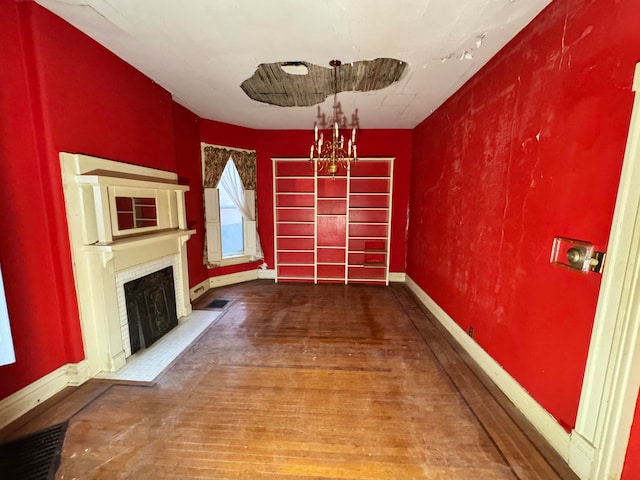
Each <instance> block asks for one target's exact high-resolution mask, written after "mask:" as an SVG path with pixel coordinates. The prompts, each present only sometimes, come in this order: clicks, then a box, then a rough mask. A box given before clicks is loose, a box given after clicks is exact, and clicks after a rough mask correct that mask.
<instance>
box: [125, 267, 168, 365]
mask: <svg viewBox="0 0 640 480" xmlns="http://www.w3.org/2000/svg"><path fill="white" fill-rule="evenodd" d="M124 296H125V302H126V306H127V317H128V322H129V341H130V344H131V353H132V354H133V353H135V352H137V351H138V350H140V349H142V348H146V347H149V346H150V345H151V344H153V343H154V342H155V341H156V340H158V339H159V338H160V337H162V336H163V335H165V334H166V333H167V332H169V331H170V330H171V329H172V328H174V327H176V326H177V325H178V316H177V314H176V294H175V288H174V283H173V267H166V268H163V269H162V270H158V271H157V272H153V273H150V274H148V275H145V276H144V277H140V278H137V279H135V280H131V281H130V282H127V283H125V284H124Z"/></svg>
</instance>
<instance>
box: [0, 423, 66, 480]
mask: <svg viewBox="0 0 640 480" xmlns="http://www.w3.org/2000/svg"><path fill="white" fill-rule="evenodd" d="M67 426H68V424H67V422H64V423H60V424H58V425H54V426H53V427H49V428H47V429H45V430H40V431H39V432H35V433H32V434H30V435H27V436H25V437H22V438H19V439H17V440H13V441H11V442H9V443H5V444H3V445H0V476H1V477H2V478H6V479H7V480H53V479H54V478H55V476H56V471H57V470H58V467H59V466H60V452H61V451H62V444H63V442H64V435H65V433H66V431H67Z"/></svg>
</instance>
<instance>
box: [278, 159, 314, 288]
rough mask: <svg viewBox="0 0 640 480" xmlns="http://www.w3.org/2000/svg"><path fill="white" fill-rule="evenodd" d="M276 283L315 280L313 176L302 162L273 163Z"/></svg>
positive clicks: (282, 161)
mask: <svg viewBox="0 0 640 480" xmlns="http://www.w3.org/2000/svg"><path fill="white" fill-rule="evenodd" d="M273 179H274V180H273V181H274V189H273V190H274V192H275V193H274V195H275V198H274V202H273V204H274V210H275V211H274V219H275V250H276V269H277V275H276V278H277V280H280V281H295V282H314V281H315V278H316V252H315V248H316V247H315V239H316V195H315V175H314V172H313V170H312V169H311V168H310V167H309V165H308V164H307V163H305V162H301V161H300V160H296V161H294V160H286V159H281V160H278V161H274V162H273Z"/></svg>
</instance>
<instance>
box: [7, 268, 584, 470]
mask: <svg viewBox="0 0 640 480" xmlns="http://www.w3.org/2000/svg"><path fill="white" fill-rule="evenodd" d="M214 298H218V299H227V300H230V303H229V304H228V305H227V307H226V309H225V312H224V313H223V314H222V315H221V316H220V317H219V318H218V319H217V320H216V321H215V322H214V324H213V325H212V326H210V327H209V328H208V330H207V331H206V332H205V333H204V334H203V335H202V336H201V337H200V338H199V340H198V341H196V342H195V343H194V344H193V345H192V346H191V347H190V349H188V350H187V351H186V352H185V353H184V354H183V355H182V356H181V357H180V359H179V360H178V361H177V362H175V363H174V364H173V365H172V366H171V368H169V369H168V370H167V371H165V372H164V373H163V374H162V375H161V376H160V377H158V379H157V381H156V382H155V383H154V384H153V385H151V386H149V385H146V386H138V385H118V384H113V385H111V384H105V383H104V382H103V383H99V384H98V383H97V382H96V381H90V382H88V383H87V384H85V385H83V386H82V387H80V388H79V389H78V390H77V392H75V395H74V394H71V395H68V396H66V397H65V398H63V399H61V400H59V401H57V402H55V404H54V405H53V406H52V407H51V408H49V409H45V410H44V411H42V412H41V413H39V414H38V415H37V416H36V417H35V418H31V419H30V420H29V421H27V422H21V423H20V424H19V426H18V427H17V428H16V426H14V428H13V429H11V428H9V429H7V430H6V431H5V432H4V434H5V435H4V436H5V437H7V432H10V436H11V437H16V436H18V435H20V434H23V433H25V432H26V431H33V430H35V429H36V427H38V428H42V427H44V426H46V424H47V423H49V424H53V423H56V422H57V421H60V416H61V415H62V416H64V415H65V414H67V415H69V416H70V423H69V429H68V431H67V436H66V439H65V443H64V449H63V452H62V461H61V465H60V468H59V470H58V474H57V477H56V478H58V479H73V478H76V479H136V480H137V479H195V478H199V479H203V478H207V479H273V480H275V479H278V480H292V479H318V480H334V479H368V480H374V479H386V480H388V479H401V480H406V479H447V480H455V479H474V480H477V479H481V480H483V479H522V480H524V479H544V480H553V479H569V480H573V479H575V478H576V477H574V476H573V474H572V473H571V472H570V471H569V469H568V467H566V465H565V464H564V463H563V462H562V461H561V460H559V459H558V458H557V457H556V456H555V455H554V454H553V452H552V451H551V450H550V448H549V447H548V446H547V445H546V444H544V442H543V441H541V440H540V438H539V437H536V435H535V433H533V434H532V432H530V431H529V430H528V429H527V428H526V425H524V424H523V423H522V422H523V420H522V418H518V417H517V413H514V411H513V410H512V409H510V408H509V405H505V408H502V407H501V406H500V403H499V402H498V400H500V401H502V402H504V399H503V398H500V397H499V395H497V394H496V392H495V391H492V389H491V386H490V385H489V386H487V384H485V383H483V379H482V378H481V374H479V373H477V372H474V370H473V369H472V368H470V367H469V365H467V363H465V360H464V359H463V358H462V357H461V355H460V354H459V353H457V352H456V350H455V349H454V347H453V346H452V345H451V344H450V343H449V341H448V339H447V338H446V335H445V334H444V333H443V332H442V331H441V330H440V329H438V328H437V327H436V326H435V325H434V324H433V323H432V321H431V320H430V318H429V316H428V315H427V314H425V312H423V311H422V310H421V309H420V308H419V307H418V305H417V304H416V303H415V301H414V300H413V298H412V297H411V295H410V293H409V292H408V290H407V289H406V288H405V287H404V286H403V285H393V286H391V287H379V286H356V285H347V286H345V285H308V284H283V283H279V284H275V283H273V282H272V281H254V282H247V283H245V284H240V285H235V286H230V287H223V288H218V289H215V290H213V291H211V292H208V293H207V295H206V296H205V297H204V298H202V299H201V300H200V301H199V302H198V304H196V307H198V306H203V305H206V304H207V303H208V302H209V301H211V300H212V299H214ZM443 365H446V369H445V367H443ZM105 385H106V388H105ZM83 389H84V390H83ZM85 391H86V393H83V392H85ZM83 395H85V396H86V404H84V405H82V406H81V407H79V405H80V404H82V400H81V399H82V398H83ZM65 402H66V403H65ZM65 405H66V406H65ZM10 427H11V426H10ZM525 431H527V432H528V433H529V434H530V437H531V438H527V436H526V435H525V433H524V432H525ZM531 435H532V436H531Z"/></svg>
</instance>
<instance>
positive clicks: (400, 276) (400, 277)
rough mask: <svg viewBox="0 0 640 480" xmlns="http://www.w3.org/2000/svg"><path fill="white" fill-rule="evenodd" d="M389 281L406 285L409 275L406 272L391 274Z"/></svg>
mask: <svg viewBox="0 0 640 480" xmlns="http://www.w3.org/2000/svg"><path fill="white" fill-rule="evenodd" d="M389 281H390V282H399V283H404V282H406V281H407V274H406V273H404V272H389Z"/></svg>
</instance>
